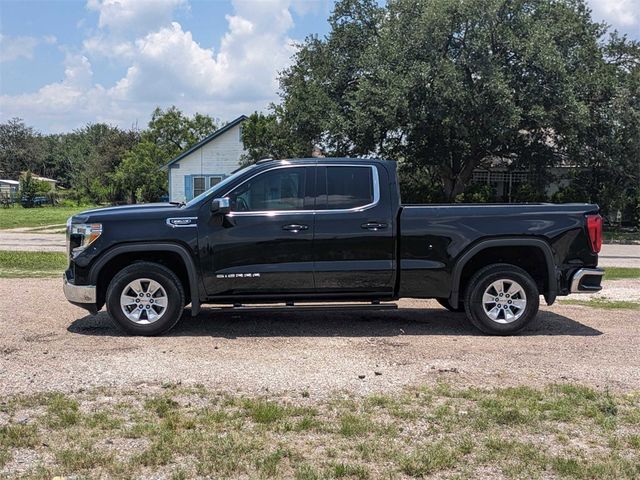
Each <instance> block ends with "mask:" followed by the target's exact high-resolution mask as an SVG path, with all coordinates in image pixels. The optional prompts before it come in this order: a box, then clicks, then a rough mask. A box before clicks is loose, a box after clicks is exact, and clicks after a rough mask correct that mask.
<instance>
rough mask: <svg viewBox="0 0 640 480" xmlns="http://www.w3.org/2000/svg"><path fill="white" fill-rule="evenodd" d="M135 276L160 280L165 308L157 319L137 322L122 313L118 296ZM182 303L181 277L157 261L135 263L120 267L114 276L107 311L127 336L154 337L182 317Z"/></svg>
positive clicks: (183, 299) (167, 329) (183, 301)
mask: <svg viewBox="0 0 640 480" xmlns="http://www.w3.org/2000/svg"><path fill="white" fill-rule="evenodd" d="M137 279H150V280H153V281H155V282H157V283H159V284H160V285H161V286H162V288H163V289H164V293H166V303H167V305H166V307H165V310H164V311H163V313H162V315H161V316H160V318H158V319H157V320H155V321H153V322H152V323H136V322H135V321H133V320H130V319H129V318H128V317H127V315H125V313H124V311H123V307H121V306H120V296H121V295H122V294H123V293H124V292H123V290H124V289H125V288H126V287H127V286H128V285H129V284H130V283H131V282H133V281H135V280H137ZM145 284H146V282H143V284H142V285H143V291H144V285H145ZM147 288H148V285H147ZM147 296H148V295H147ZM134 298H135V297H134ZM136 301H137V300H136ZM184 304H185V295H184V288H183V287H182V283H181V282H180V279H179V278H178V277H177V276H176V274H175V273H173V272H172V271H171V270H169V269H168V268H167V267H165V266H163V265H160V264H158V263H152V262H138V263H134V264H132V265H129V266H128V267H125V268H123V269H122V270H120V271H119V272H118V273H117V274H116V275H115V276H114V277H113V279H112V280H111V283H110V284H109V288H108V289H107V297H106V305H107V312H108V313H109V316H110V317H111V319H112V320H113V322H114V323H115V324H116V326H117V327H118V328H120V329H121V330H123V331H124V332H126V333H128V334H130V335H144V336H153V335H160V334H162V333H165V332H167V331H169V330H171V328H173V327H174V326H175V324H176V323H178V321H179V320H180V318H181V317H182V311H183V309H184ZM129 308H131V307H129ZM156 308H157V307H156ZM161 311H162V310H161ZM145 315H148V314H145ZM147 318H148V317H147Z"/></svg>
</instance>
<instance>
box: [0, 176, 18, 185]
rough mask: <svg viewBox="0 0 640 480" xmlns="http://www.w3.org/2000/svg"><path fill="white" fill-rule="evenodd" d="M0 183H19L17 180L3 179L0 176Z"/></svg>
mask: <svg viewBox="0 0 640 480" xmlns="http://www.w3.org/2000/svg"><path fill="white" fill-rule="evenodd" d="M0 183H7V184H9V185H20V182H19V181H18V180H5V179H4V178H0Z"/></svg>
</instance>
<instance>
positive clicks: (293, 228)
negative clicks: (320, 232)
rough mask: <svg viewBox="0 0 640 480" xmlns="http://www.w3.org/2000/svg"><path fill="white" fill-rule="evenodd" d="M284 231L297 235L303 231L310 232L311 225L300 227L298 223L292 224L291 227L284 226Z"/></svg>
mask: <svg viewBox="0 0 640 480" xmlns="http://www.w3.org/2000/svg"><path fill="white" fill-rule="evenodd" d="M282 229H283V230H286V231H288V232H293V233H297V232H300V231H301V230H309V225H299V224H297V223H292V224H290V225H284V226H283V227H282Z"/></svg>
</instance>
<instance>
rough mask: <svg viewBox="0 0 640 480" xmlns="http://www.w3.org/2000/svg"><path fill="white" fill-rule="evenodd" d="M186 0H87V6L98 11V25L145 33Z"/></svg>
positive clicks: (162, 23)
mask: <svg viewBox="0 0 640 480" xmlns="http://www.w3.org/2000/svg"><path fill="white" fill-rule="evenodd" d="M185 4H186V0H88V2H87V8H88V9H89V10H93V11H97V12H99V14H100V16H99V19H98V26H99V27H100V28H108V29H109V30H111V31H113V32H126V33H127V34H129V35H130V34H132V33H146V32H148V31H150V30H154V29H156V28H158V27H161V26H163V25H165V24H167V22H169V21H170V20H171V16H172V14H173V11H174V10H175V9H176V8H177V7H181V6H184V5H185Z"/></svg>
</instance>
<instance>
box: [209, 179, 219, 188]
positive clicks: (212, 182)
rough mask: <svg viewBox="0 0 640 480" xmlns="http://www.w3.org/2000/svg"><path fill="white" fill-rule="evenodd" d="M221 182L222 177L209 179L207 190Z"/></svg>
mask: <svg viewBox="0 0 640 480" xmlns="http://www.w3.org/2000/svg"><path fill="white" fill-rule="evenodd" d="M221 181H222V177H209V188H211V187H213V186H215V185H217V184H219V183H220V182H221Z"/></svg>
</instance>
